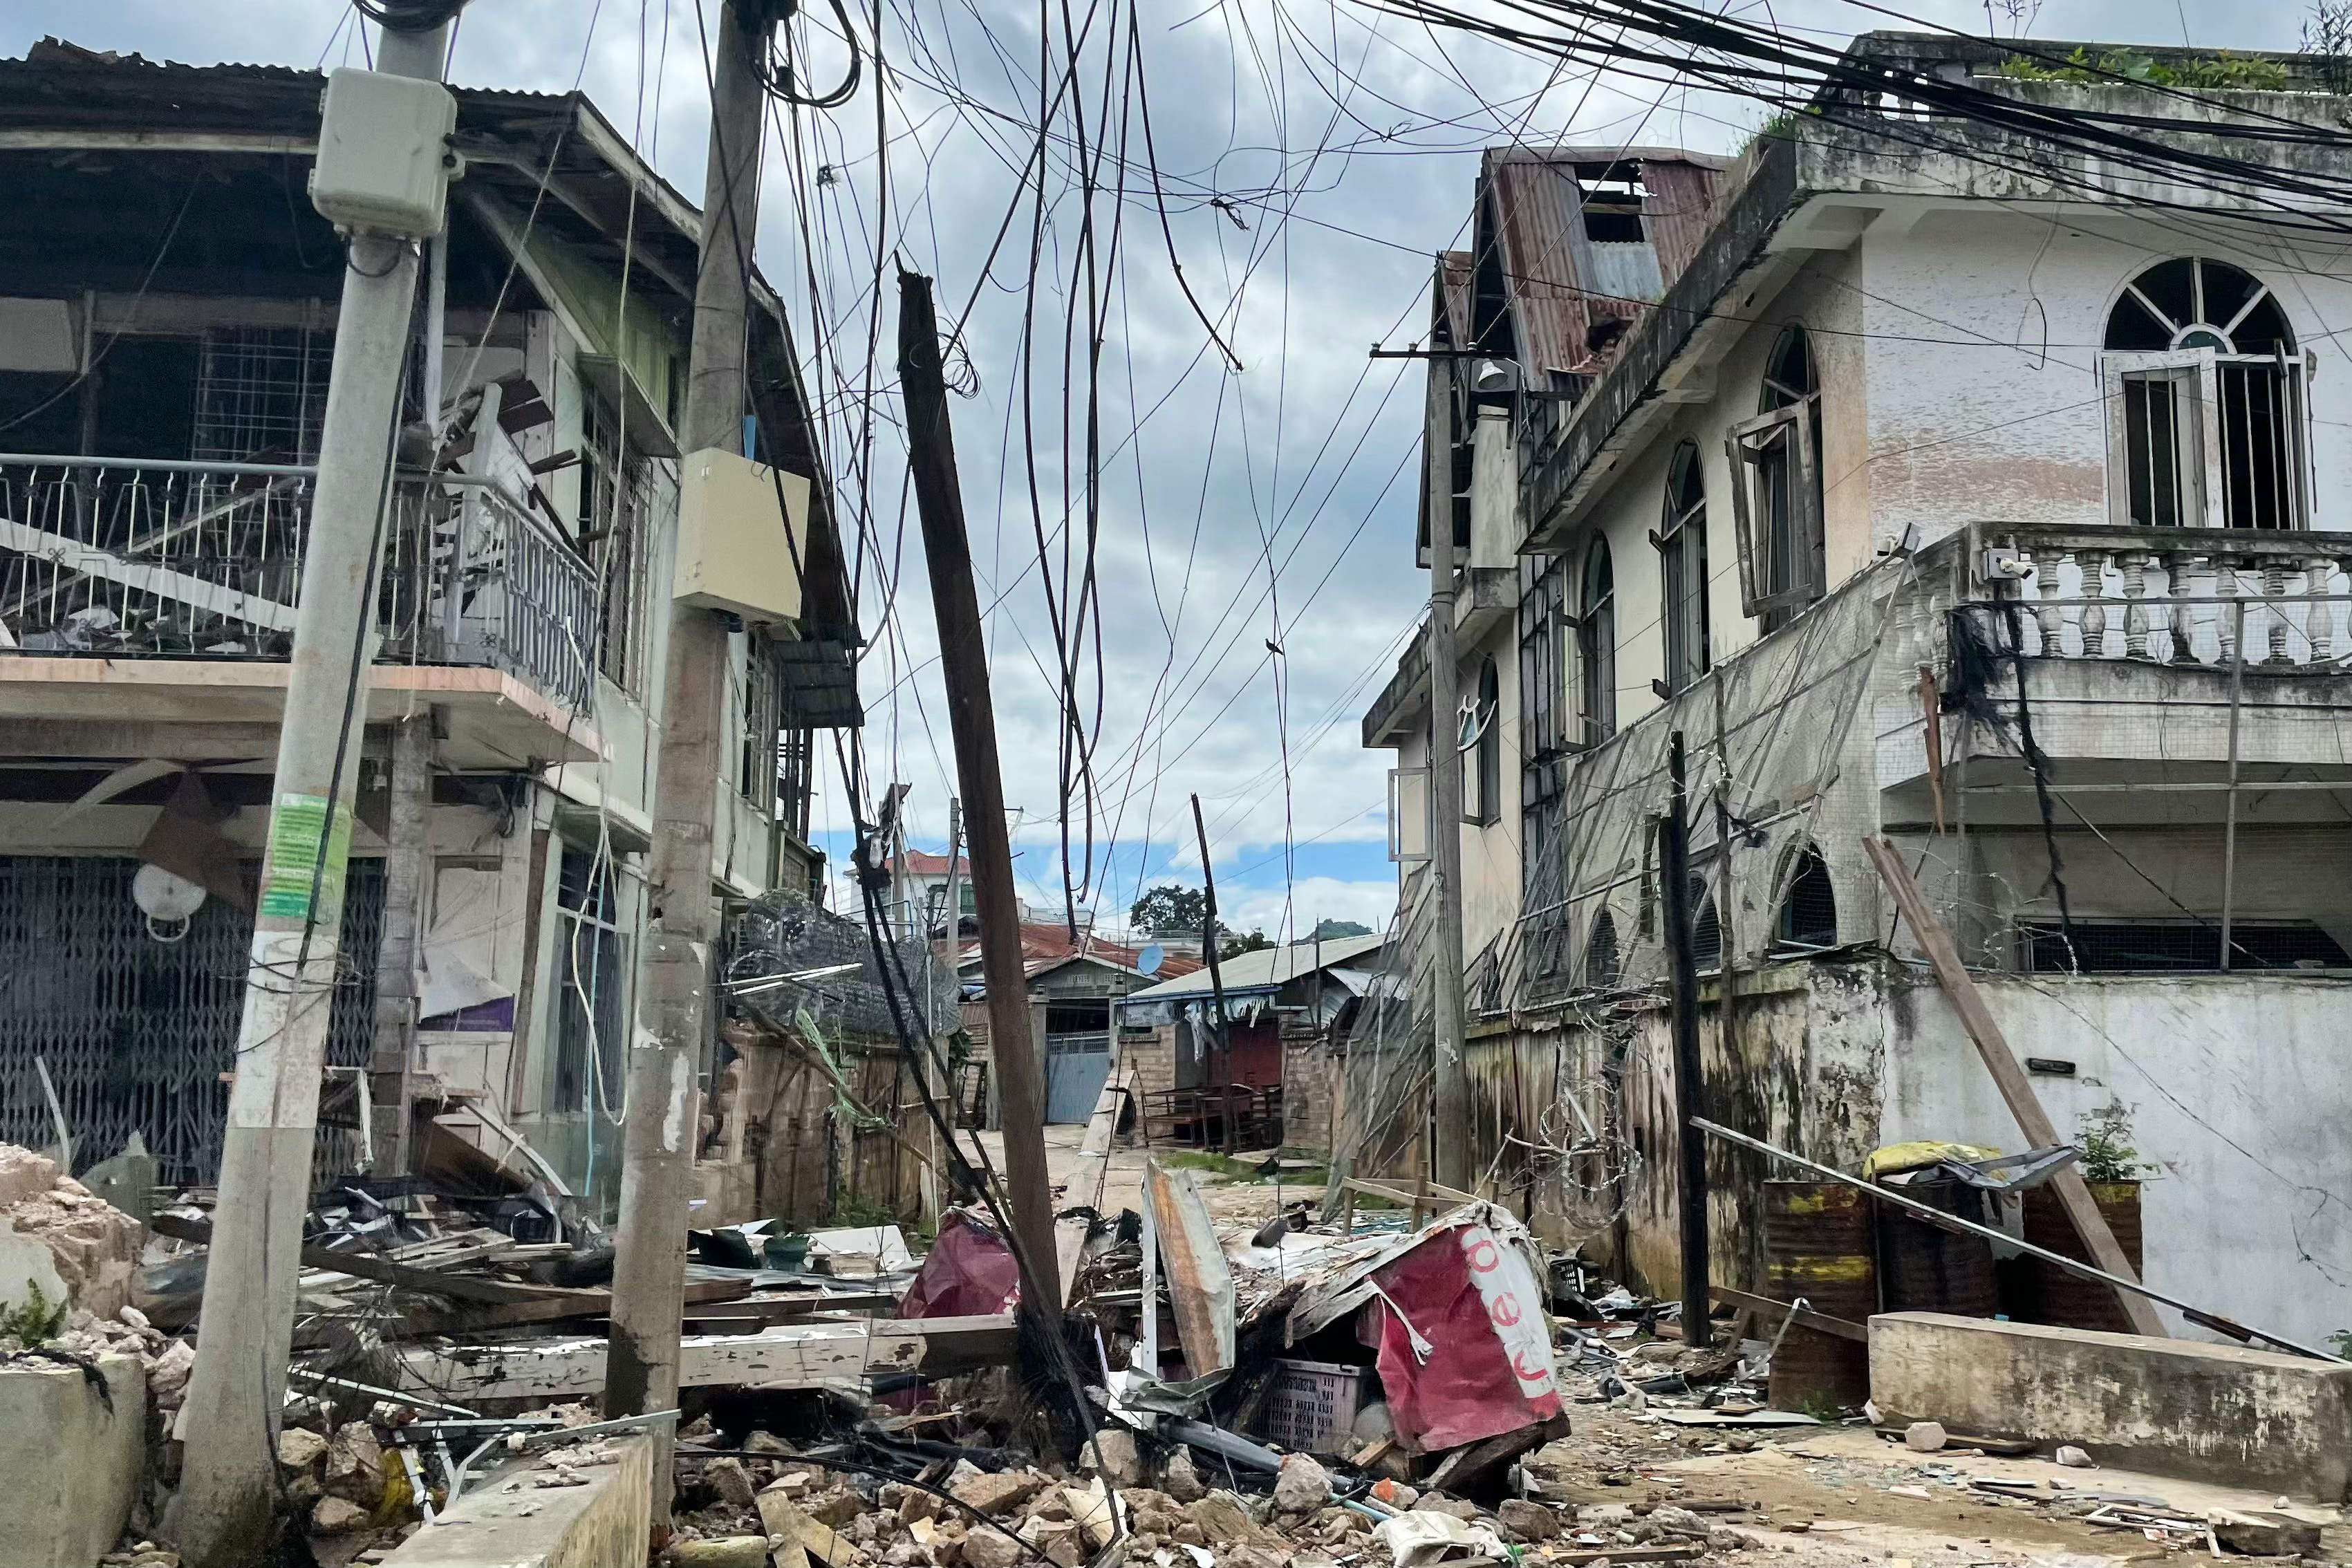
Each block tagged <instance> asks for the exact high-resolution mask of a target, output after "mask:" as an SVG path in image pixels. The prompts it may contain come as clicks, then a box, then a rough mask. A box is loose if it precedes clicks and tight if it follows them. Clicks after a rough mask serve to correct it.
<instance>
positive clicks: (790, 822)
mask: <svg viewBox="0 0 2352 1568" xmlns="http://www.w3.org/2000/svg"><path fill="white" fill-rule="evenodd" d="M815 750H816V733H815V731H812V730H786V731H783V733H782V737H781V740H780V742H779V745H778V751H777V765H776V820H777V821H779V822H781V823H782V824H783V825H784V826H785V827H787V828H789V829H790V830H791V831H792V833H793V836H794V837H798V838H799V839H800V840H801V841H802V842H803V843H806V842H807V841H808V831H809V787H810V782H811V773H810V767H811V758H812V757H813V756H814V754H815Z"/></svg>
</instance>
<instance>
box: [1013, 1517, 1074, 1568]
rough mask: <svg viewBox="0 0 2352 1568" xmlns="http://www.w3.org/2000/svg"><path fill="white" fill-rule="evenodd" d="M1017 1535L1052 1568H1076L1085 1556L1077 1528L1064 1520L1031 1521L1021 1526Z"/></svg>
mask: <svg viewBox="0 0 2352 1568" xmlns="http://www.w3.org/2000/svg"><path fill="white" fill-rule="evenodd" d="M1019 1534H1020V1536H1021V1539H1022V1540H1024V1541H1025V1542H1028V1543H1029V1544H1030V1545H1032V1546H1034V1547H1035V1548H1036V1549H1037V1550H1038V1551H1039V1552H1041V1553H1043V1554H1044V1555H1045V1560H1046V1561H1047V1562H1049V1563H1053V1564H1054V1568H1078V1563H1079V1562H1080V1561H1081V1560H1083V1559H1084V1558H1085V1556H1086V1554H1087V1553H1086V1546H1085V1542H1084V1538H1083V1536H1082V1535H1081V1534H1080V1533H1079V1531H1078V1527H1077V1526H1076V1524H1074V1523H1072V1522H1071V1521H1068V1520H1066V1519H1032V1520H1030V1521H1028V1522H1027V1523H1025V1524H1024V1525H1022V1527H1021V1529H1020V1531H1019Z"/></svg>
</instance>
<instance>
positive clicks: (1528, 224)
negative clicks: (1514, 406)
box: [1480, 146, 1721, 390]
mask: <svg viewBox="0 0 2352 1568" xmlns="http://www.w3.org/2000/svg"><path fill="white" fill-rule="evenodd" d="M1580 164H1582V165H1586V166H1591V165H1626V164H1633V165H1638V167H1639V170H1640V174H1641V179H1642V184H1643V191H1644V192H1645V199H1644V200H1643V203H1642V230H1643V237H1642V238H1641V239H1640V240H1622V241H1609V240H1604V241H1599V242H1596V241H1595V240H1593V239H1592V238H1591V237H1589V236H1588V234H1587V232H1586V225H1585V222H1584V195H1583V191H1582V188H1581V187H1580V184H1578V177H1577V173H1578V165H1580ZM1720 166H1721V165H1720V161H1719V160H1717V159H1715V158H1710V157H1707V156H1706V155H1705V154H1703V153H1687V152H1685V151H1683V150H1681V149H1679V148H1670V147H1622V146H1591V147H1577V146H1566V147H1543V148H1520V147H1511V148H1491V149H1489V150H1488V151H1487V153H1486V157H1485V159H1484V160H1483V166H1482V169H1481V178H1480V186H1481V191H1482V194H1483V199H1485V200H1487V201H1489V202H1491V203H1492V204H1493V206H1492V209H1491V212H1490V213H1489V215H1488V216H1489V219H1490V221H1491V223H1492V226H1493V233H1494V235H1495V238H1496V247H1497V249H1498V250H1499V252H1500V257H1501V261H1502V267H1503V273H1504V284H1505V287H1506V289H1507V290H1508V292H1509V296H1510V304H1511V313H1512V321H1513V324H1514V326H1515V328H1516V329H1517V336H1518V344H1519V353H1520V359H1521V363H1522V367H1523V368H1524V369H1525V370H1526V372H1527V373H1528V377H1529V384H1530V385H1533V386H1538V387H1550V388H1553V389H1555V390H1557V389H1559V384H1560V381H1561V378H1563V377H1566V376H1569V375H1589V374H1593V372H1594V371H1595V370H1596V369H1597V361H1596V359H1595V356H1594V354H1593V353H1592V351H1591V349H1590V348H1589V347H1588V346H1587V344H1588V335H1589V334H1590V332H1591V330H1592V328H1593V326H1594V325H1595V324H1596V323H1597V322H1600V321H1606V320H1609V319H1612V318H1618V319H1626V320H1630V319H1632V318H1634V317H1636V316H1638V315H1640V314H1641V312H1642V310H1643V308H1644V307H1646V306H1647V305H1649V304H1651V303H1653V302H1654V301H1655V300H1658V299H1660V298H1662V297H1663V296H1664V293H1665V290H1666V289H1669V288H1671V287H1673V285H1674V280H1675V278H1677V277H1678V276H1680V275H1681V272H1682V269H1683V268H1684V267H1685V266H1686V265H1688V264H1689V261H1690V258H1691V257H1692V256H1693V255H1695V254H1696V251H1697V248H1698V242H1699V239H1700V237H1702V236H1703V235H1704V234H1705V233H1706V225H1707V213H1708V211H1709V209H1710V207H1711V205H1712V202H1713V195H1714V186H1715V178H1716V174H1717V169H1718V168H1719V167H1720Z"/></svg>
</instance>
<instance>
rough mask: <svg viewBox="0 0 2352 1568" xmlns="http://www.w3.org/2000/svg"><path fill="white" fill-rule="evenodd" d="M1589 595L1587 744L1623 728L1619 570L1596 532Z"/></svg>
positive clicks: (1580, 627)
mask: <svg viewBox="0 0 2352 1568" xmlns="http://www.w3.org/2000/svg"><path fill="white" fill-rule="evenodd" d="M1583 585H1584V594H1583V598H1582V601H1581V602H1580V604H1579V605H1578V607H1577V618H1576V664H1577V677H1578V689H1579V694H1580V697H1581V699H1582V700H1581V701H1580V704H1579V706H1580V709H1581V710H1582V711H1581V712H1580V714H1579V717H1580V719H1581V720H1582V721H1583V731H1584V733H1583V742H1584V744H1585V745H1586V746H1597V745H1599V744H1601V742H1603V741H1605V740H1607V739H1609V737H1610V736H1612V735H1613V734H1615V733H1616V732H1617V574H1616V570H1615V568H1614V567H1612V565H1611V564H1610V560H1609V541H1608V540H1607V539H1605V538H1603V537H1602V536H1601V535H1600V534H1598V533H1596V534H1594V535H1593V536H1592V542H1591V544H1590V545H1588V546H1587V547H1586V548H1585V552H1584V579H1583Z"/></svg>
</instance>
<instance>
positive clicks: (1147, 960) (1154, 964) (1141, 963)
mask: <svg viewBox="0 0 2352 1568" xmlns="http://www.w3.org/2000/svg"><path fill="white" fill-rule="evenodd" d="M1167 961H1168V950H1167V949H1166V948H1164V947H1162V946H1160V944H1159V943H1158V942H1151V943H1150V944H1148V945H1147V946H1146V947H1145V948H1144V950H1143V951H1142V952H1139V953H1137V954H1136V955H1135V972H1136V973H1138V974H1157V973H1160V965H1161V964H1162V963H1166V962H1167Z"/></svg>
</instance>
